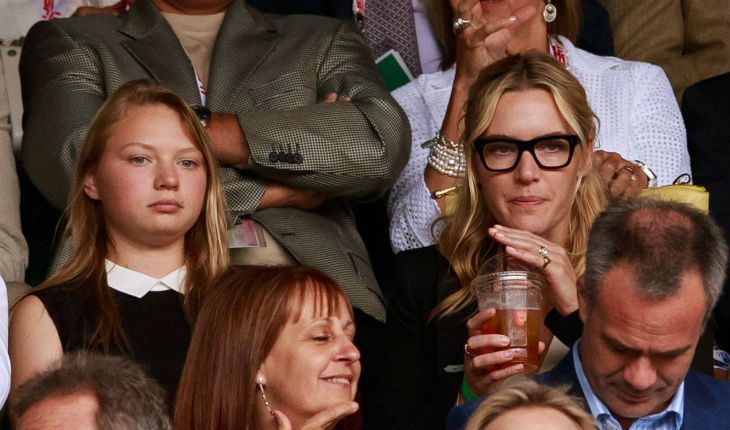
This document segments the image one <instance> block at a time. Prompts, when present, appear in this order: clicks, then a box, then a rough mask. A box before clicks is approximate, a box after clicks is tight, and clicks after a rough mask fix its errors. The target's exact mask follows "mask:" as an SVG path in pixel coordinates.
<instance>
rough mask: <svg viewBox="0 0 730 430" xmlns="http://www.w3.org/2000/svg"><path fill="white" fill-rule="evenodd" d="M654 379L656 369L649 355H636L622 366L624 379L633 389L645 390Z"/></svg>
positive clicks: (655, 378) (655, 377) (652, 383)
mask: <svg viewBox="0 0 730 430" xmlns="http://www.w3.org/2000/svg"><path fill="white" fill-rule="evenodd" d="M656 380H657V374H656V370H655V369H654V366H653V365H652V363H651V360H650V359H649V357H645V356H640V357H637V358H636V359H634V360H633V361H631V362H630V363H629V364H627V365H626V367H624V381H625V382H626V383H627V384H628V385H629V386H631V387H632V388H634V389H635V390H642V391H643V390H647V389H649V388H650V387H651V386H652V385H654V383H655V382H656Z"/></svg>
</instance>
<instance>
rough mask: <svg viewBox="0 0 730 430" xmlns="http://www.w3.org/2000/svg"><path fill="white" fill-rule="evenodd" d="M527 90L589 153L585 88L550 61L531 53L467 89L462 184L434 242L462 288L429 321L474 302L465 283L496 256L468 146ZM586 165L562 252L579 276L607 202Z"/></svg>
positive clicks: (487, 72) (590, 118) (492, 69)
mask: <svg viewBox="0 0 730 430" xmlns="http://www.w3.org/2000/svg"><path fill="white" fill-rule="evenodd" d="M528 89H540V90H544V91H547V92H548V93H550V94H551V95H552V96H553V99H554V100H555V104H556V105H557V107H558V110H559V111H560V114H561V115H562V116H563V118H564V119H565V121H566V122H567V123H568V125H569V126H570V128H571V129H572V130H573V131H574V132H575V134H577V135H578V138H579V140H580V144H579V146H580V147H582V148H584V150H586V151H590V152H587V154H592V149H593V139H594V137H595V136H596V127H597V119H596V116H595V115H594V114H593V111H592V110H591V108H590V106H589V105H588V100H587V99H586V94H585V91H584V90H583V87H582V86H581V85H580V83H579V82H578V81H577V80H576V79H575V77H573V75H571V74H570V73H569V72H568V71H567V70H566V69H565V67H563V66H562V65H561V64H560V63H558V62H557V61H556V60H555V59H554V58H552V57H551V56H549V55H546V54H542V53H539V52H536V51H530V52H527V53H524V54H519V55H514V56H510V57H507V58H505V59H503V60H500V61H497V62H495V63H493V64H492V65H490V66H489V67H487V68H485V69H484V70H483V71H482V72H481V74H480V75H479V78H478V80H477V81H476V82H475V83H474V85H472V87H471V90H470V93H469V99H468V101H467V105H466V114H465V127H464V128H465V131H464V134H465V138H464V152H465V156H466V165H467V167H468V168H467V171H466V179H465V181H464V184H463V186H462V187H460V189H459V192H458V193H457V197H456V199H457V201H456V205H455V206H456V208H455V210H454V213H453V214H452V215H451V216H448V217H444V218H442V220H441V221H443V222H444V229H443V232H442V233H441V235H440V236H439V238H438V241H437V244H438V247H439V250H440V252H441V253H442V254H443V255H444V256H445V257H446V259H447V260H449V262H450V263H451V267H452V268H453V271H454V273H455V274H456V277H457V278H458V280H459V284H460V285H461V288H460V289H459V291H457V292H455V293H453V294H451V295H450V296H448V297H447V298H445V299H444V300H443V301H442V302H441V303H439V304H438V305H437V306H436V308H435V309H434V310H433V312H432V315H431V316H432V317H434V316H446V315H449V314H452V313H454V312H456V311H458V310H460V309H463V308H464V307H465V306H467V305H468V304H469V303H470V302H471V301H472V300H473V299H472V296H471V294H470V292H469V283H470V282H471V281H472V279H474V277H476V275H477V272H478V270H479V268H480V265H481V263H483V262H484V260H485V259H486V258H487V257H488V256H489V255H491V254H492V253H494V252H496V250H495V249H493V248H494V247H493V244H494V243H493V242H492V240H491V239H490V238H489V236H488V235H487V227H488V226H491V225H493V224H494V222H495V219H494V216H493V215H492V214H491V213H490V212H489V209H488V208H487V205H486V203H485V202H484V200H483V198H482V194H481V192H480V190H479V184H478V179H477V175H476V173H475V172H474V170H473V167H474V166H476V165H480V164H479V163H480V162H479V160H478V157H479V156H478V154H477V153H476V152H475V151H474V146H473V144H472V143H473V142H474V140H475V139H478V138H479V136H481V135H482V134H483V133H484V132H485V131H486V130H487V129H488V128H489V125H490V124H491V122H492V118H493V117H494V112H495V110H496V108H497V103H498V102H499V99H500V98H501V97H502V94H504V93H506V92H508V91H524V90H528ZM591 158H592V157H591ZM588 162H589V163H591V165H590V168H589V170H588V174H587V175H586V176H584V177H583V178H581V179H579V185H578V189H577V192H576V195H575V199H574V200H573V207H572V208H571V211H570V223H569V238H570V239H569V243H568V245H567V249H566V251H567V252H568V254H569V256H570V258H571V262H572V263H573V267H574V269H575V270H576V272H577V273H578V275H581V274H582V273H583V271H584V270H585V253H586V244H587V241H588V233H589V231H590V227H591V224H592V223H593V220H594V219H595V218H596V217H597V216H598V214H599V213H600V212H601V211H602V210H603V209H604V208H605V207H606V206H607V205H608V202H609V197H608V190H607V189H606V187H605V186H604V184H603V182H602V180H601V178H600V176H599V174H598V172H597V170H596V169H595V168H594V166H593V164H592V159H591V160H588ZM437 222H439V221H437Z"/></svg>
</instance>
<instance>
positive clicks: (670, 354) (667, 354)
mask: <svg viewBox="0 0 730 430" xmlns="http://www.w3.org/2000/svg"><path fill="white" fill-rule="evenodd" d="M601 337H603V339H604V340H605V341H606V343H608V344H609V345H610V346H611V347H612V348H614V349H617V350H621V351H626V352H630V353H633V354H643V353H644V351H642V350H639V349H635V348H631V347H629V346H627V345H625V344H624V343H623V342H621V341H620V340H618V339H615V338H613V337H611V336H609V335H608V334H606V333H605V332H604V331H603V330H601ZM691 348H692V345H687V346H682V347H679V348H676V349H670V350H668V351H653V352H650V353H649V354H648V355H652V356H657V357H660V358H674V357H678V356H680V355H682V354H684V353H685V352H687V351H689V350H690V349H691Z"/></svg>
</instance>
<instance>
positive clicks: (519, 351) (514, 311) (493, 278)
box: [471, 262, 545, 373]
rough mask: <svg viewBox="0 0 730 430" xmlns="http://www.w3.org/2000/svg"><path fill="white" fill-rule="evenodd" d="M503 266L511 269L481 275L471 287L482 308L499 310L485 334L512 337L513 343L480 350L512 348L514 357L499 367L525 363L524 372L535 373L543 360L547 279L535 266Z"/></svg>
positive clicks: (489, 321)
mask: <svg viewBox="0 0 730 430" xmlns="http://www.w3.org/2000/svg"><path fill="white" fill-rule="evenodd" d="M498 267H499V266H498ZM500 268H502V269H504V268H506V269H507V270H500V271H495V272H491V273H486V274H481V275H479V276H477V277H476V278H475V279H474V280H473V281H472V283H471V289H472V291H473V293H474V295H475V296H476V298H477V302H478V303H479V309H480V310H482V309H487V308H494V309H495V310H496V311H497V312H496V314H495V315H494V317H492V318H490V319H489V320H487V322H486V323H485V324H484V326H483V327H482V333H483V334H501V335H505V336H508V337H509V338H510V344H509V346H507V347H501V348H491V347H489V348H484V350H482V351H479V353H480V354H486V353H490V352H495V351H501V350H505V349H510V350H512V352H513V354H514V358H513V359H512V360H511V361H509V362H507V363H504V364H502V365H501V366H498V368H500V369H503V368H506V367H509V366H512V365H514V364H523V365H524V371H525V372H524V373H531V372H534V371H535V370H537V368H538V365H539V362H540V361H539V358H540V356H539V347H538V342H539V340H540V323H541V321H542V312H541V310H540V302H541V298H542V292H541V290H542V287H543V285H544V284H545V280H544V278H543V277H542V275H541V274H539V273H537V272H534V271H533V270H532V269H531V268H528V267H525V266H524V265H520V264H516V263H514V262H513V263H510V265H509V266H507V265H504V266H502V267H500ZM482 273H484V271H483V272H482Z"/></svg>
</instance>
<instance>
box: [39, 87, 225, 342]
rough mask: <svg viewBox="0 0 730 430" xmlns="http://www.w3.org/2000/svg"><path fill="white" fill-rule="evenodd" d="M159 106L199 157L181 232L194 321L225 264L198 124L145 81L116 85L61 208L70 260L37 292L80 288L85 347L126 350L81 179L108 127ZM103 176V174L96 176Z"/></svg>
mask: <svg viewBox="0 0 730 430" xmlns="http://www.w3.org/2000/svg"><path fill="white" fill-rule="evenodd" d="M154 105H158V106H164V107H166V108H169V109H171V110H172V111H174V112H175V113H177V115H178V116H179V118H180V123H181V124H182V127H183V129H184V130H185V131H186V132H187V134H188V135H189V136H190V138H191V140H192V141H193V144H194V145H195V147H196V148H197V149H198V150H199V151H200V152H201V153H202V154H203V160H204V167H205V174H206V189H205V200H204V203H203V207H202V209H201V212H200V215H199V217H198V219H197V221H196V222H195V224H194V225H193V226H192V227H191V228H190V230H188V231H187V233H185V265H186V267H187V277H186V279H185V285H184V291H185V296H184V297H185V298H184V307H185V310H186V312H187V315H188V317H189V318H191V319H194V318H195V316H196V315H197V313H198V310H199V308H200V306H201V301H202V299H203V297H204V296H205V294H206V292H207V289H208V285H209V284H210V283H211V282H212V281H213V280H214V279H215V278H217V277H218V276H219V275H220V274H221V273H223V271H224V270H225V269H226V268H227V266H228V236H227V232H226V227H227V222H226V206H225V198H224V196H223V191H222V189H221V185H220V181H219V179H218V170H217V165H216V159H215V155H214V154H213V150H212V149H211V145H210V142H209V141H208V136H207V134H206V132H205V130H203V128H202V127H201V125H200V121H199V120H198V118H197V116H196V115H195V113H193V111H192V110H191V109H190V107H188V105H187V104H186V103H185V102H184V101H183V100H182V99H181V98H180V97H178V96H177V95H176V94H175V93H173V92H172V91H170V90H168V89H166V88H164V87H162V86H160V85H157V84H154V83H152V82H150V81H144V80H138V81H132V82H128V83H126V84H125V85H123V86H121V87H120V88H119V89H118V90H117V91H116V92H115V93H114V94H112V96H111V97H110V98H109V99H108V100H107V101H106V102H105V103H104V104H103V105H102V106H101V108H100V109H99V111H98V112H97V113H96V116H95V117H94V120H93V122H92V124H91V127H90V128H89V131H88V133H87V135H86V139H85V140H84V142H83V143H82V144H81V149H80V152H79V156H78V163H77V165H76V171H75V172H76V173H75V176H74V180H73V194H72V196H71V201H70V203H69V206H68V208H67V215H68V224H67V227H66V233H65V234H66V235H67V236H70V237H71V239H72V242H73V247H74V251H73V256H72V257H71V260H70V261H69V262H68V263H67V264H66V265H65V266H63V267H62V268H61V269H60V270H59V271H58V272H56V273H55V274H54V275H52V276H51V277H50V278H48V279H47V280H46V281H44V282H43V283H42V284H41V285H40V288H46V287H53V286H58V285H73V286H75V287H78V288H84V289H85V291H86V293H87V294H88V298H89V299H90V300H92V301H93V302H94V303H95V304H96V306H97V308H98V315H99V321H98V324H97V326H96V327H95V328H94V331H93V334H92V336H91V339H90V343H92V344H99V345H100V346H101V347H102V349H103V350H104V351H107V352H108V351H109V350H110V349H111V348H112V346H115V347H117V348H120V349H126V347H127V342H126V336H125V335H124V331H123V329H122V324H121V320H120V317H119V312H118V310H117V307H116V305H115V303H114V298H113V296H112V292H111V289H110V288H109V287H108V285H107V279H106V269H105V265H104V260H105V258H106V255H107V248H108V247H109V246H114V244H113V243H111V240H110V237H109V236H108V234H107V231H106V225H105V220H104V213H103V208H102V205H101V202H99V201H98V200H93V199H91V198H89V197H88V196H87V195H86V193H85V192H84V180H85V178H86V176H87V174H89V172H92V171H93V170H94V169H95V168H96V166H97V165H98V164H99V160H100V158H101V156H102V154H103V152H104V149H105V148H106V142H107V141H108V140H109V138H110V137H111V132H112V127H113V126H114V124H116V123H117V122H118V121H119V120H121V119H122V118H123V117H124V116H125V115H126V114H127V113H128V112H129V110H130V109H133V108H135V107H140V106H154ZM98 173H99V174H103V172H98Z"/></svg>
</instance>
